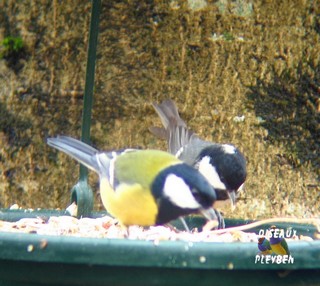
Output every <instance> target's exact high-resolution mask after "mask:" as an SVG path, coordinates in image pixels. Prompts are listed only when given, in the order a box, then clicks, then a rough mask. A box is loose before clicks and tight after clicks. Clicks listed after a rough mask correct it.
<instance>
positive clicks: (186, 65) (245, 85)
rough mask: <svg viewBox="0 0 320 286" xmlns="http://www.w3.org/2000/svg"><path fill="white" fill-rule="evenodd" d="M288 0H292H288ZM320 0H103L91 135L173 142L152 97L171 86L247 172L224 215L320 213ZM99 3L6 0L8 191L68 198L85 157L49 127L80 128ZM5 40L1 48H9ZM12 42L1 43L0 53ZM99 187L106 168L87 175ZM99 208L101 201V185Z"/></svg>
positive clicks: (0, 67) (35, 200) (4, 169)
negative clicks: (57, 144) (233, 149)
mask: <svg viewBox="0 0 320 286" xmlns="http://www.w3.org/2000/svg"><path fill="white" fill-rule="evenodd" d="M286 2H289V3H286ZM319 7H320V6H319V5H317V1H303V0H301V1H275V0H274V1H272V0H269V1H262V0H261V1H207V2H206V1H137V0H136V1H130V0H128V1H102V12H101V21H100V32H99V47H98V59H97V67H96V84H95V90H94V96H95V97H94V108H93V118H92V120H93V125H92V130H91V134H92V142H93V144H94V145H95V146H96V147H98V148H99V149H107V150H108V149H115V148H123V147H137V146H139V147H143V148H160V149H164V150H165V149H166V145H165V142H160V141H159V140H157V139H156V138H154V137H153V136H152V134H150V132H149V131H148V127H149V126H152V125H158V126H160V120H159V119H158V118H157V116H156V114H155V112H154V111H153V108H152V106H151V102H153V101H157V102H160V101H161V100H163V99H165V98H172V99H174V100H175V101H176V102H177V105H178V107H179V110H180V112H181V116H182V118H184V119H185V120H186V122H188V124H189V125H190V127H191V128H192V129H194V130H195V131H196V132H197V133H198V134H199V135H201V136H202V137H203V138H205V139H208V140H212V141H216V142H231V143H233V144H235V145H236V146H238V147H239V149H240V150H241V151H242V152H243V153H244V154H245V157H246V158H247V161H248V179H247V183H246V187H245V192H244V193H243V194H242V195H241V197H240V200H239V203H238V207H237V209H236V210H235V211H234V212H231V211H230V210H229V207H225V208H223V211H224V212H225V213H226V215H227V216H229V217H238V218H247V217H248V218H262V217H271V216H299V217H305V216H311V215H319V209H320V205H319V201H320V200H319V176H320V172H319V167H320V159H319V150H320V147H319V145H320V138H319V136H320V135H319V134H320V128H319V125H320V120H319V112H320V99H319V98H320V76H319V74H320V73H319V72H320V52H319V51H320V20H319V19H320V16H319V15H320V8H319ZM90 9H91V3H90V1H79V0H72V1H58V0H54V1H43V0H35V1H13V0H4V1H1V2H0V23H1V25H0V42H1V41H3V40H4V39H5V38H6V37H9V36H12V37H21V39H22V40H23V50H22V51H21V53H20V54H19V53H18V54H15V55H14V58H11V59H10V57H3V58H2V59H1V61H0V113H1V117H0V140H1V146H0V176H1V180H0V203H1V205H2V206H3V207H9V206H10V205H12V204H14V203H17V204H19V205H20V206H22V207H25V208H29V207H31V208H38V207H41V208H65V207H66V206H67V204H68V202H69V199H70V192H69V191H70V189H71V188H72V186H73V185H74V184H75V183H76V182H77V178H78V165H77V163H76V162H74V161H72V160H70V159H69V158H67V157H66V156H65V155H63V154H60V153H57V152H56V151H55V150H52V149H51V148H49V147H48V146H46V143H45V142H46V138H47V137H50V136H56V135H58V134H65V135H70V136H74V137H77V138H79V136H80V126H81V112H82V96H83V89H84V80H85V68H86V52H87V44H88V28H89V22H90ZM1 49H2V50H1ZM1 52H4V46H2V47H0V53H1ZM90 182H91V183H92V186H93V188H94V189H97V183H96V182H97V177H96V176H95V175H90ZM95 202H96V205H95V208H96V209H100V208H102V205H101V202H100V199H99V194H98V191H97V192H96V200H95Z"/></svg>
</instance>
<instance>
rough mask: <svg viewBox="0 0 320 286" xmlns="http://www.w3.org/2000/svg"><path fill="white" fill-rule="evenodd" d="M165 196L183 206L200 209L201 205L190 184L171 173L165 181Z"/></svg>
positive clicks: (175, 203)
mask: <svg viewBox="0 0 320 286" xmlns="http://www.w3.org/2000/svg"><path fill="white" fill-rule="evenodd" d="M163 193H164V196H165V197H167V198H168V199H169V200H170V201H171V202H172V203H173V204H174V205H176V206H178V207H181V208H188V209H199V208H201V205H200V204H199V203H198V202H197V201H196V199H195V198H194V197H193V195H192V193H191V190H190V188H189V187H188V185H187V184H186V183H185V182H184V181H183V180H182V179H181V178H179V177H177V176H175V175H172V174H171V175H169V176H168V177H167V179H166V181H165V184H164V189H163Z"/></svg>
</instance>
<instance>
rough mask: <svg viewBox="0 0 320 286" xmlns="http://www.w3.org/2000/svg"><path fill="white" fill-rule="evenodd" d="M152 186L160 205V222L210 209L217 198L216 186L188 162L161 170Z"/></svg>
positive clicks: (158, 219) (158, 222) (158, 220)
mask: <svg viewBox="0 0 320 286" xmlns="http://www.w3.org/2000/svg"><path fill="white" fill-rule="evenodd" d="M151 190H152V194H153V195H154V197H155V199H156V201H157V204H158V208H159V212H158V217H157V224H164V223H167V222H169V221H171V220H174V219H177V218H178V217H180V216H184V215H188V214H191V213H197V212H199V211H200V210H203V209H208V208H210V207H211V206H212V204H213V203H214V201H215V200H216V193H215V190H214V189H213V188H212V186H211V185H210V184H209V183H208V181H207V180H206V179H205V177H204V176H203V175H201V174H200V173H199V172H198V171H197V170H196V169H194V168H193V167H191V166H189V165H187V164H185V163H179V164H176V165H172V166H170V167H168V168H166V169H164V170H163V171H162V172H160V173H159V174H158V176H157V177H156V178H155V180H154V181H153V184H152V186H151Z"/></svg>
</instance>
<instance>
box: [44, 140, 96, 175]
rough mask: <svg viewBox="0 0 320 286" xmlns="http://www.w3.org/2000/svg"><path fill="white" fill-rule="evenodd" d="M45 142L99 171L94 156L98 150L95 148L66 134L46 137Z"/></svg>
mask: <svg viewBox="0 0 320 286" xmlns="http://www.w3.org/2000/svg"><path fill="white" fill-rule="evenodd" d="M47 143H48V145H49V146H51V147H54V148H56V149H58V150H60V151H62V152H64V153H66V154H67V155H69V156H71V157H72V158H74V159H75V160H77V161H78V162H80V163H81V164H83V165H84V166H86V167H87V168H89V169H91V170H93V171H95V172H97V173H99V170H100V168H99V162H98V161H97V156H95V155H96V154H97V153H98V152H99V151H98V150H97V149H95V148H93V147H91V146H89V145H88V144H86V143H84V142H82V141H80V140H77V139H74V138H71V137H68V136H58V137H56V138H48V139H47Z"/></svg>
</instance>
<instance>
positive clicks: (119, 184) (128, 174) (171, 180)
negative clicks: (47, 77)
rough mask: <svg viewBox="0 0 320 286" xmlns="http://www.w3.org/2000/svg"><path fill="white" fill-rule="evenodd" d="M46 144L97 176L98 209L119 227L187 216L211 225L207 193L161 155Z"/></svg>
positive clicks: (211, 197)
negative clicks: (100, 205) (101, 207)
mask: <svg viewBox="0 0 320 286" xmlns="http://www.w3.org/2000/svg"><path fill="white" fill-rule="evenodd" d="M47 143H48V145H50V146H52V147H54V148H56V149H58V150H60V151H62V152H64V153H66V154H68V155H69V156H71V157H72V158H74V159H76V160H77V161H79V162H80V163H81V164H83V165H85V166H86V167H88V168H89V169H91V170H93V171H95V172H96V173H98V175H99V178H100V193H101V198H102V202H103V205H104V206H105V208H106V209H107V211H108V212H109V213H110V214H111V215H112V216H114V217H115V218H117V219H118V220H119V221H120V222H121V223H122V224H123V225H126V226H129V225H140V226H150V225H161V224H165V223H168V222H170V221H171V220H174V219H177V218H179V217H182V216H185V215H189V214H192V213H202V214H203V215H204V216H205V217H206V218H207V219H209V220H213V219H216V214H215V212H214V210H213V209H212V207H211V206H212V205H213V203H214V201H215V200H216V193H215V190H214V189H213V187H212V186H211V185H210V184H209V183H208V181H207V180H206V179H205V177H204V176H203V175H201V174H200V173H199V172H198V171H197V170H195V169H194V168H193V167H191V166H188V165H187V164H185V163H183V162H182V161H180V160H179V159H177V158H176V157H175V156H173V155H171V154H169V153H167V152H163V151H158V150H135V149H126V150H122V151H114V152H99V151H98V150H96V149H95V148H93V147H91V146H89V145H87V144H85V143H83V142H81V141H79V140H76V139H74V138H71V137H67V136H58V137H56V138H48V140H47Z"/></svg>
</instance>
